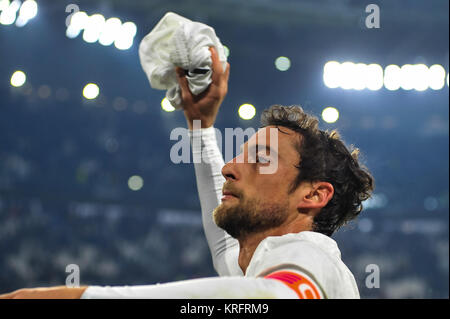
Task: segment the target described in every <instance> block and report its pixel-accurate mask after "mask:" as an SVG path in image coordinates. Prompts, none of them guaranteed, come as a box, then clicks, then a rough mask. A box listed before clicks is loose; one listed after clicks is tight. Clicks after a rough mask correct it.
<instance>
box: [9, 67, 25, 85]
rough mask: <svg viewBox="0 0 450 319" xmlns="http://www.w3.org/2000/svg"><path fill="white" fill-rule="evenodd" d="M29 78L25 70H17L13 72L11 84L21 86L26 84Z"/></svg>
mask: <svg viewBox="0 0 450 319" xmlns="http://www.w3.org/2000/svg"><path fill="white" fill-rule="evenodd" d="M26 80H27V76H26V75H25V73H24V72H23V71H20V70H18V71H16V72H14V73H13V75H12V76H11V81H10V82H11V85H12V86H14V87H20V86H22V85H24V84H25V82H26Z"/></svg>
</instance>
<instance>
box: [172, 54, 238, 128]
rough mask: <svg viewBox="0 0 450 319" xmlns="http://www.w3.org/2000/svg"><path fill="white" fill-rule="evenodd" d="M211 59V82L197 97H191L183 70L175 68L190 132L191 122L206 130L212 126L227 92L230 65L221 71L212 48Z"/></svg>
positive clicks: (219, 63) (217, 58)
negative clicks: (197, 123) (198, 122)
mask: <svg viewBox="0 0 450 319" xmlns="http://www.w3.org/2000/svg"><path fill="white" fill-rule="evenodd" d="M209 50H210V51H211V59H212V82H211V84H210V85H209V86H208V88H207V89H206V90H205V91H204V92H202V93H201V94H199V95H193V94H192V92H191V91H190V90H189V85H188V80H187V79H186V76H185V74H184V71H183V69H181V68H178V67H177V68H176V70H175V71H176V73H177V79H178V83H179V85H180V89H181V98H182V107H183V110H184V115H185V117H186V120H187V123H188V127H189V129H191V130H192V128H193V125H192V121H193V120H200V121H201V127H202V128H207V127H210V126H212V125H213V124H214V122H215V120H216V116H217V113H218V111H219V107H220V105H221V104H222V101H223V99H224V98H225V96H226V95H227V92H228V78H229V76H230V64H229V63H227V69H226V70H225V71H223V68H222V63H221V62H220V60H219V56H218V54H217V51H216V49H215V48H214V47H210V48H209Z"/></svg>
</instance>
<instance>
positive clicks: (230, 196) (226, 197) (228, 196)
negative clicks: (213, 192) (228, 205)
mask: <svg viewBox="0 0 450 319" xmlns="http://www.w3.org/2000/svg"><path fill="white" fill-rule="evenodd" d="M222 194H223V196H222V202H223V201H227V200H231V199H233V198H238V196H236V195H234V194H233V193H232V192H230V191H223V192H222Z"/></svg>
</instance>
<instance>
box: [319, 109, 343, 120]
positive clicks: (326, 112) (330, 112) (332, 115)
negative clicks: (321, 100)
mask: <svg viewBox="0 0 450 319" xmlns="http://www.w3.org/2000/svg"><path fill="white" fill-rule="evenodd" d="M322 119H323V120H324V121H325V122H327V123H335V122H336V121H337V120H338V119H339V111H338V110H337V109H336V108H335V107H332V106H329V107H326V108H324V109H323V111H322Z"/></svg>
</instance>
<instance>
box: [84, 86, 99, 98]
mask: <svg viewBox="0 0 450 319" xmlns="http://www.w3.org/2000/svg"><path fill="white" fill-rule="evenodd" d="M99 93H100V89H99V87H98V85H97V84H94V83H88V84H86V86H85V87H84V89H83V96H84V97H85V98H86V99H88V100H92V99H95V98H96V97H97V96H98V94H99Z"/></svg>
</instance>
